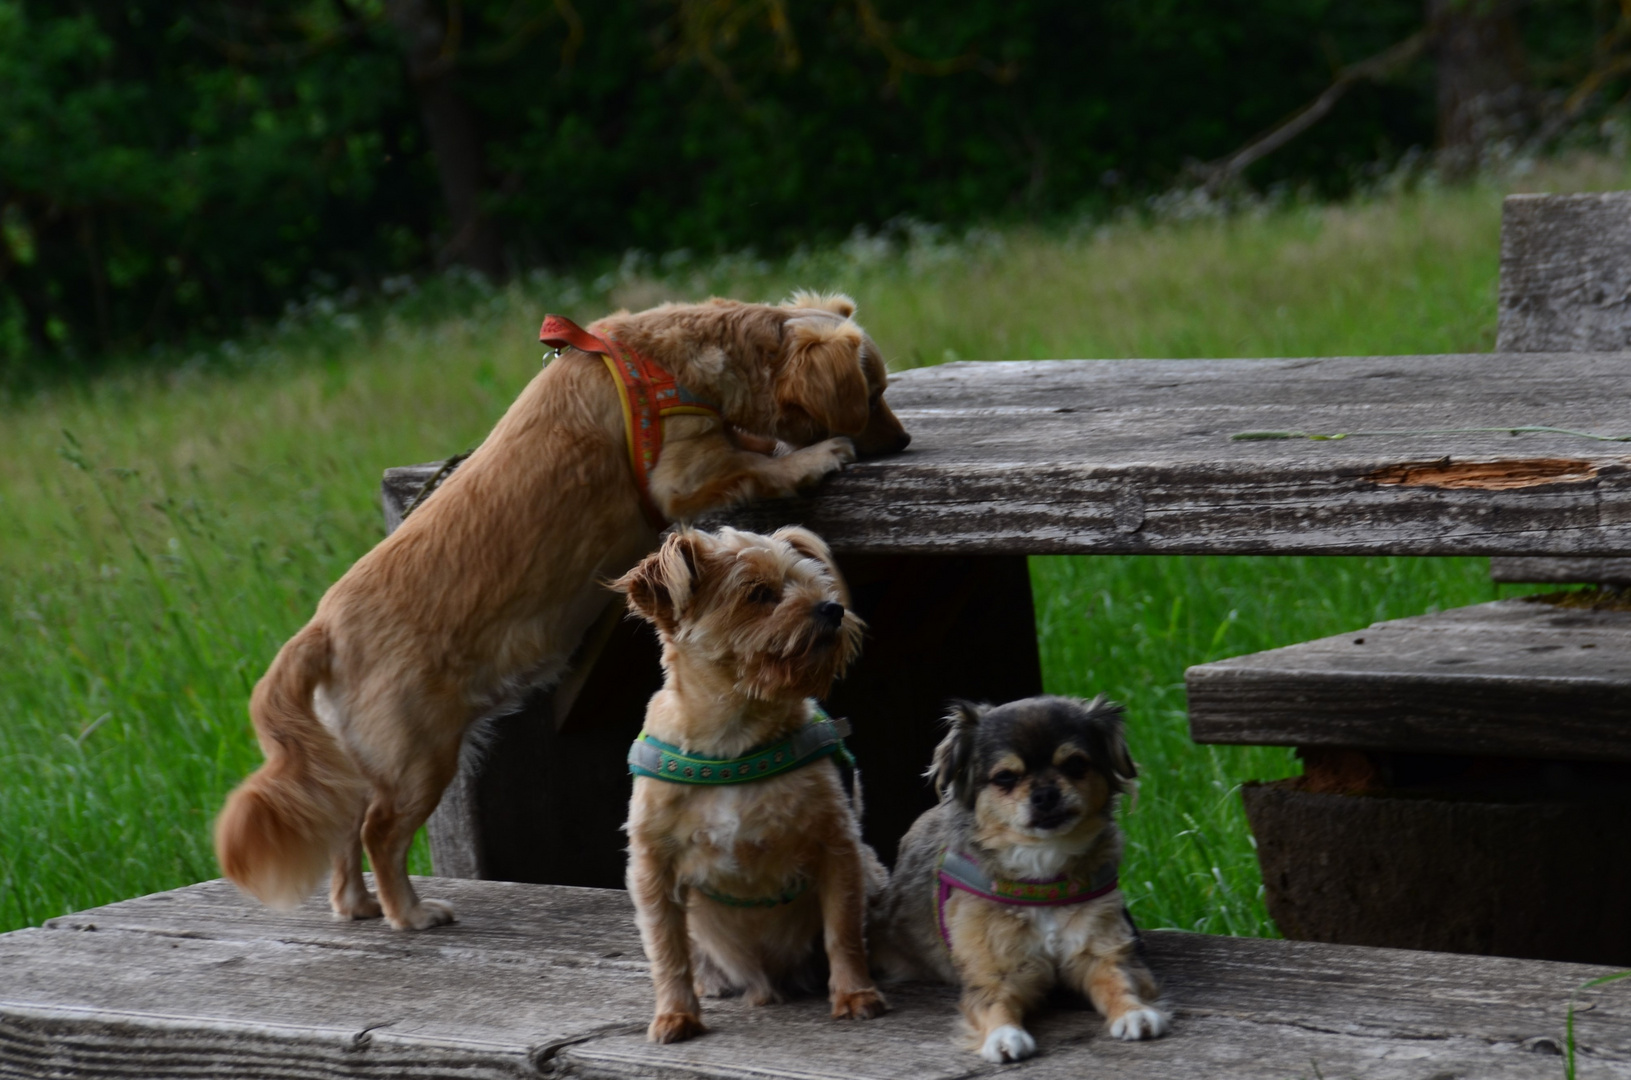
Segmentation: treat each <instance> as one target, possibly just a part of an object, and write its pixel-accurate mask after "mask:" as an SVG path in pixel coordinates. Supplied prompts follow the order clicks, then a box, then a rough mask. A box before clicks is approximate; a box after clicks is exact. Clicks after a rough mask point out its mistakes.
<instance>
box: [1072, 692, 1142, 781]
mask: <svg viewBox="0 0 1631 1080" xmlns="http://www.w3.org/2000/svg"><path fill="white" fill-rule="evenodd" d="M1075 704H1076V707H1077V708H1078V709H1080V710H1081V711H1082V719H1083V720H1085V721H1086V722H1087V723H1088V725H1089V730H1090V731H1091V732H1092V733H1093V741H1094V743H1095V745H1094V746H1093V756H1094V758H1096V759H1098V762H1099V764H1100V765H1101V766H1103V767H1104V768H1106V769H1108V770H1109V771H1110V775H1111V776H1112V777H1113V778H1114V779H1115V781H1116V783H1117V784H1119V785H1126V784H1128V783H1130V782H1131V781H1133V780H1135V779H1137V778H1138V766H1136V765H1134V764H1133V757H1132V754H1130V753H1129V752H1128V750H1127V736H1126V733H1125V731H1124V730H1123V728H1124V723H1123V720H1124V716H1123V712H1124V710H1123V709H1122V707H1121V706H1120V705H1117V704H1116V703H1115V702H1113V701H1110V700H1108V699H1107V698H1106V697H1105V696H1104V695H1103V694H1100V695H1099V696H1098V697H1096V698H1094V699H1093V700H1092V701H1078V702H1076V703H1075Z"/></svg>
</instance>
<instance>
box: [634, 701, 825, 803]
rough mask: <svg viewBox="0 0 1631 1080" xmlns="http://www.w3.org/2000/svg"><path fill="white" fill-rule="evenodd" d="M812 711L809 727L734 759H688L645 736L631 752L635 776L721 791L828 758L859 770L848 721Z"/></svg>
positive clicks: (693, 755)
mask: <svg viewBox="0 0 1631 1080" xmlns="http://www.w3.org/2000/svg"><path fill="white" fill-rule="evenodd" d="M811 711H812V712H813V714H814V715H813V716H812V718H811V719H810V720H809V722H808V723H806V724H805V725H804V726H803V727H801V728H799V729H798V730H797V731H795V732H794V733H793V734H792V735H790V736H788V737H787V738H785V739H782V740H781V741H779V742H774V743H769V744H767V745H765V746H760V747H755V748H754V749H752V750H749V751H748V752H747V753H745V754H743V755H742V756H741V757H733V758H714V757H699V756H697V755H695V754H687V753H685V752H684V751H683V750H681V749H680V748H679V747H677V746H671V745H669V744H668V743H665V742H663V741H662V740H660V739H656V738H653V737H652V736H651V735H648V734H646V733H645V732H644V731H642V732H641V733H640V737H639V738H637V739H635V740H634V744H633V745H632V746H630V747H629V772H631V773H633V774H634V775H635V776H644V777H647V778H648V779H652V780H666V781H668V782H669V783H671V784H702V785H708V786H715V785H720V784H748V783H752V782H753V781H755V780H766V779H769V778H770V777H772V776H779V775H781V774H782V773H785V772H791V771H793V770H794V769H800V768H803V767H804V766H806V765H810V764H813V763H815V762H817V761H820V760H821V759H822V758H825V757H837V758H838V760H839V761H841V762H843V763H844V764H846V765H851V766H853V765H854V764H855V759H854V758H852V757H851V756H850V752H849V748H848V747H846V746H845V745H844V736H846V735H848V734H849V733H850V727H849V721H847V720H845V719H844V718H843V717H839V718H838V719H836V720H835V719H833V718H832V717H830V716H828V715H827V714H826V712H825V711H824V710H823V709H822V708H821V706H819V705H816V706H814V707H813V709H812V710H811Z"/></svg>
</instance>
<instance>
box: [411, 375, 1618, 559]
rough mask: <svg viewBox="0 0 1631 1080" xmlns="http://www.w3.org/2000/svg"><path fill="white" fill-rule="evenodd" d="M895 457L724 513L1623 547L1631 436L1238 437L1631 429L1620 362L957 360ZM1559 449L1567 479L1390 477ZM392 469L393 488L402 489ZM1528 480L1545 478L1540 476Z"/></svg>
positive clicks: (1040, 535)
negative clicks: (1523, 482)
mask: <svg viewBox="0 0 1631 1080" xmlns="http://www.w3.org/2000/svg"><path fill="white" fill-rule="evenodd" d="M889 396H890V401H891V403H892V404H893V405H894V407H895V409H896V411H897V412H898V413H900V415H901V417H902V419H903V421H904V422H905V423H906V425H907V427H908V428H909V429H910V430H911V432H912V437H913V441H912V446H911V448H910V449H908V450H907V451H905V452H904V453H901V454H896V455H892V456H889V457H883V458H874V459H870V460H867V461H862V462H858V463H856V464H854V465H851V466H849V467H848V468H846V469H845V471H844V472H843V473H842V474H840V475H837V476H834V477H832V478H831V479H829V480H828V481H826V482H825V483H824V484H823V485H822V487H821V488H820V490H819V491H818V493H817V494H815V495H814V496H813V497H810V498H807V499H799V500H776V501H768V502H764V503H761V504H759V505H757V506H755V507H752V508H750V509H748V510H744V511H740V512H737V513H734V514H732V515H731V516H730V519H729V520H730V521H731V522H733V523H735V524H738V525H741V526H743V527H747V528H755V529H759V530H764V529H768V528H771V527H774V526H777V525H781V524H787V523H790V522H799V523H802V524H805V525H808V526H810V527H811V528H813V529H815V530H816V531H817V532H819V533H820V534H821V535H822V536H824V537H826V538H827V539H828V541H830V542H831V543H832V544H833V545H834V547H835V548H836V549H837V550H839V551H843V552H876V553H901V552H911V553H942V554H953V553H961V554H973V553H984V554H997V553H1007V554H1047V553H1100V552H1105V553H1111V552H1121V553H1144V552H1148V553H1189V554H1203V553H1211V554H1272V553H1288V554H1289V553H1308V554H1383V553H1393V554H1412V555H1451V554H1453V555H1476V554H1485V555H1543V554H1555V555H1573V556H1620V557H1624V556H1631V443H1605V442H1595V441H1591V440H1587V439H1581V438H1576V437H1571V436H1566V435H1555V434H1522V435H1511V434H1506V433H1505V432H1504V431H1503V432H1501V433H1495V434H1472V435H1396V436H1376V437H1371V436H1356V437H1352V438H1346V439H1342V440H1336V441H1324V442H1315V441H1308V440H1301V439H1298V440H1283V441H1236V440H1232V439H1231V438H1230V436H1231V435H1234V434H1236V433H1239V432H1244V431H1258V430H1271V431H1307V432H1315V433H1337V432H1353V431H1382V430H1409V431H1420V430H1426V429H1436V428H1446V427H1453V428H1465V427H1498V428H1504V427H1511V426H1523V425H1552V426H1558V427H1564V428H1570V429H1576V430H1582V431H1589V432H1595V433H1600V434H1603V433H1606V434H1616V435H1621V434H1631V419H1628V418H1631V356H1624V355H1621V356H1605V355H1598V354H1574V355H1568V354H1557V355H1546V356H1540V355H1527V354H1484V355H1468V356H1400V357H1359V358H1340V357H1339V358H1327V359H1316V360H1115V361H1085V360H1051V361H1027V362H1019V361H1014V362H978V363H975V362H965V363H956V364H946V365H942V366H940V367H936V368H927V369H920V370H916V371H908V372H904V373H901V374H899V375H897V376H895V377H894V382H893V384H892V385H891V388H890V391H889ZM1556 461H1567V462H1572V463H1575V465H1576V466H1577V468H1575V469H1574V471H1573V472H1570V473H1568V474H1567V475H1570V476H1575V477H1577V478H1576V479H1561V480H1556V479H1554V480H1552V481H1549V482H1540V480H1537V481H1536V482H1534V483H1532V484H1530V485H1529V486H1519V487H1506V488H1494V489H1488V488H1480V487H1476V486H1437V485H1435V484H1433V483H1428V482H1422V483H1408V482H1407V483H1398V482H1394V481H1396V480H1397V479H1398V478H1399V477H1400V476H1401V475H1404V474H1401V473H1400V470H1401V468H1405V467H1416V468H1417V469H1418V472H1419V470H1420V467H1423V466H1442V465H1445V464H1448V465H1458V464H1487V463H1490V462H1504V463H1508V464H1509V466H1510V468H1509V470H1508V471H1515V472H1517V473H1522V472H1523V470H1524V468H1525V466H1526V463H1533V462H1556ZM415 479H416V474H408V473H398V472H396V471H393V473H392V474H390V475H389V476H388V478H387V483H388V484H400V485H408V484H413V483H414V482H415ZM1542 479H1543V478H1542Z"/></svg>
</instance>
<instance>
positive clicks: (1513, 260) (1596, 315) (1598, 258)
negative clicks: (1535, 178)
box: [1495, 191, 1631, 352]
mask: <svg viewBox="0 0 1631 1080" xmlns="http://www.w3.org/2000/svg"><path fill="white" fill-rule="evenodd" d="M1627 252H1631V191H1609V192H1600V193H1595V194H1588V195H1508V196H1507V197H1506V200H1505V201H1504V202H1503V203H1502V204H1501V292H1500V302H1499V305H1500V306H1499V320H1498V328H1497V331H1496V339H1495V340H1496V345H1495V347H1496V348H1497V349H1499V350H1500V351H1501V352H1613V351H1616V350H1622V349H1628V348H1631V257H1628V256H1627Z"/></svg>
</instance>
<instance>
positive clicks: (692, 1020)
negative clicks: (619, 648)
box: [613, 528, 887, 1043]
mask: <svg viewBox="0 0 1631 1080" xmlns="http://www.w3.org/2000/svg"><path fill="white" fill-rule="evenodd" d="M613 587H614V588H616V589H618V590H619V591H621V592H623V593H626V594H627V596H628V604H629V609H630V610H631V611H633V612H634V613H635V614H637V615H639V616H640V617H641V618H643V619H646V620H647V621H649V622H650V623H652V625H653V626H655V627H656V629H657V634H658V636H659V637H660V638H661V640H662V647H663V652H662V663H663V674H664V684H663V688H662V689H661V690H659V691H658V692H657V693H656V694H655V695H653V696H652V699H651V703H650V705H649V706H648V708H647V710H646V724H645V730H644V731H643V732H641V735H640V738H639V739H637V740H636V741H635V743H634V745H633V746H632V747H631V748H630V751H629V770H630V772H632V773H633V774H634V791H633V794H632V796H631V798H630V800H629V820H628V824H627V826H626V828H627V830H628V834H629V869H628V885H629V895H630V896H631V897H632V898H633V900H634V907H635V913H636V917H637V919H638V922H639V925H640V936H641V940H642V941H643V942H644V944H645V950H646V956H647V958H648V959H649V960H650V961H651V978H652V982H653V984H654V986H655V989H656V996H657V1005H656V1015H655V1017H654V1018H653V1019H652V1021H651V1026H650V1028H649V1029H648V1030H647V1036H648V1037H649V1038H650V1039H651V1040H652V1041H653V1042H663V1043H667V1042H678V1041H680V1040H682V1039H689V1038H692V1037H693V1036H696V1035H699V1034H701V1033H702V1032H703V1030H704V1028H703V1024H702V1015H701V1006H700V1004H699V1001H698V994H699V993H701V994H705V995H711V996H720V995H726V994H732V993H744V994H746V995H747V998H748V1000H749V1001H751V1002H752V1003H754V1004H766V1003H769V1002H772V1001H777V1000H780V998H781V996H782V994H783V993H784V992H785V991H786V990H788V989H791V988H793V987H795V986H798V985H801V984H804V983H807V982H808V981H809V980H810V979H811V977H813V976H814V975H815V974H816V973H817V971H818V970H819V960H820V957H819V955H818V954H817V953H816V950H815V943H816V941H817V940H818V939H824V940H825V944H826V960H827V969H828V990H829V997H830V999H831V1001H832V1015H833V1016H834V1018H855V1019H869V1018H871V1017H874V1016H877V1015H879V1014H880V1013H882V1012H883V1011H884V1009H885V1003H884V999H883V997H882V995H880V994H879V993H878V990H877V988H876V987H875V986H874V985H873V982H872V979H871V977H870V975H868V973H867V954H866V943H865V938H864V927H863V921H864V917H865V910H866V904H867V901H868V898H869V896H876V894H877V893H878V892H879V891H881V890H882V888H883V885H884V882H885V880H886V876H887V875H886V874H885V872H884V869H883V866H882V864H880V863H879V862H878V858H877V855H876V854H874V853H873V851H872V849H871V848H869V847H868V846H867V845H866V844H864V843H863V842H862V841H861V832H860V825H859V822H858V814H859V809H858V808H857V807H856V806H854V805H853V804H852V801H851V797H850V795H849V794H848V793H846V792H845V790H844V784H843V782H842V780H841V778H840V775H839V771H838V768H837V765H836V764H835V758H843V757H847V753H846V751H845V750H844V748H843V742H842V739H843V735H844V734H845V733H846V731H847V728H846V727H845V726H844V725H843V724H842V723H840V722H838V721H834V720H832V719H829V718H828V717H827V716H826V715H825V714H824V713H823V712H822V711H821V709H820V708H819V706H817V705H816V702H815V699H816V698H818V697H821V696H822V695H824V694H825V693H826V692H827V690H828V689H829V688H830V686H831V685H832V682H833V680H834V679H835V678H837V677H838V676H839V675H840V674H842V673H843V671H844V669H845V668H846V667H847V666H848V665H849V664H850V662H851V661H852V660H853V659H854V658H855V656H856V654H857V653H858V652H859V650H860V643H861V632H862V630H863V624H862V623H861V620H860V619H859V618H858V617H857V616H856V615H855V613H854V612H852V611H849V610H848V607H849V597H848V595H847V592H846V590H845V587H844V583H843V580H842V579H841V578H840V577H839V574H838V570H837V568H836V567H835V566H834V564H833V560H832V555H831V553H830V552H829V551H828V550H827V545H826V544H824V543H822V541H821V540H820V539H819V538H818V537H817V536H816V535H815V534H814V533H811V532H809V531H808V530H805V529H799V528H786V529H781V530H778V531H777V532H776V533H775V534H773V535H771V536H760V535H757V534H755V533H747V532H739V531H737V530H735V529H729V528H726V529H721V530H720V531H719V532H718V533H717V534H711V533H704V532H695V531H691V530H681V531H678V532H676V533H674V534H673V535H671V536H670V537H669V538H668V540H667V541H665V542H664V544H663V546H662V547H661V548H659V549H658V550H657V551H656V552H655V553H654V554H652V555H650V556H648V557H647V558H646V559H644V560H643V561H642V562H641V563H640V564H639V565H638V566H636V567H635V568H634V569H633V570H631V571H629V573H628V574H626V575H625V576H624V577H623V578H621V579H620V580H618V581H617V582H615V583H614V585H613ZM858 786H859V785H857V788H858Z"/></svg>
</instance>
